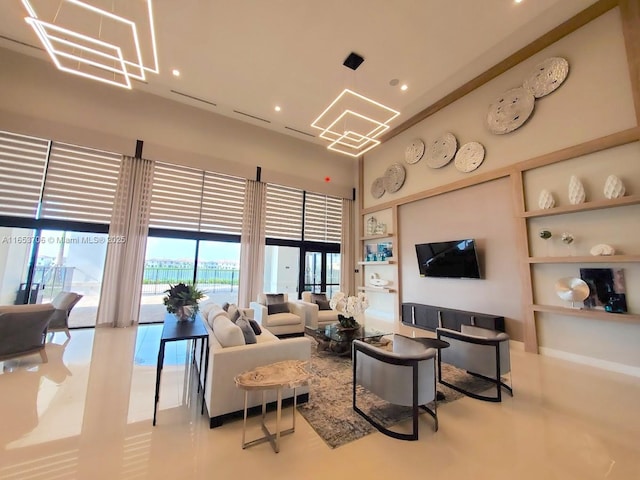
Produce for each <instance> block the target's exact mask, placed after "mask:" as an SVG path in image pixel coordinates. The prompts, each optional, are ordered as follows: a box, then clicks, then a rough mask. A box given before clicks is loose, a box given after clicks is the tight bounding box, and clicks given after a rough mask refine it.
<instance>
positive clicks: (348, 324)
mask: <svg viewBox="0 0 640 480" xmlns="http://www.w3.org/2000/svg"><path fill="white" fill-rule="evenodd" d="M329 306H330V307H331V308H332V309H333V310H336V311H338V312H340V313H338V321H339V322H340V328H341V329H343V330H355V329H357V328H360V324H359V323H358V321H357V320H356V318H355V317H356V316H358V315H360V314H362V313H364V311H365V310H366V309H367V307H369V299H368V298H367V296H366V295H365V294H364V293H362V292H360V293H358V295H356V296H350V297H347V296H346V295H345V294H344V293H343V292H336V293H335V294H334V295H333V297H331V300H330V301H329Z"/></svg>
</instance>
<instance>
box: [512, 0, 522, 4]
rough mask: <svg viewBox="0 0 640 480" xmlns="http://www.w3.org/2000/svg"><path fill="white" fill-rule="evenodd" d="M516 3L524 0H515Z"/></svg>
mask: <svg viewBox="0 0 640 480" xmlns="http://www.w3.org/2000/svg"><path fill="white" fill-rule="evenodd" d="M513 1H514V2H515V3H522V0H513Z"/></svg>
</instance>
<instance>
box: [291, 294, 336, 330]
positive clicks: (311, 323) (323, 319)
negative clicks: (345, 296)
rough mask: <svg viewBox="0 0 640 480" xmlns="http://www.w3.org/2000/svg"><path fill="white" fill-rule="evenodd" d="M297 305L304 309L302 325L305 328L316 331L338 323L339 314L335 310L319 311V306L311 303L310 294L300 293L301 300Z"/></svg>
mask: <svg viewBox="0 0 640 480" xmlns="http://www.w3.org/2000/svg"><path fill="white" fill-rule="evenodd" d="M299 303H301V304H302V305H304V307H305V319H304V323H305V326H306V327H307V328H310V329H313V330H317V329H318V328H320V327H324V326H326V325H331V324H333V323H336V322H337V321H338V313H339V312H338V311H337V310H320V306H319V305H318V304H317V303H315V302H313V300H312V298H311V292H302V300H300V301H299Z"/></svg>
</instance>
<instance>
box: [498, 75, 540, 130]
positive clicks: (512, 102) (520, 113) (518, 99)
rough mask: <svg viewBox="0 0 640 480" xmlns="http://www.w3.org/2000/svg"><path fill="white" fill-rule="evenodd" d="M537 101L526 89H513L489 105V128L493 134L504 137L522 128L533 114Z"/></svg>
mask: <svg viewBox="0 0 640 480" xmlns="http://www.w3.org/2000/svg"><path fill="white" fill-rule="evenodd" d="M535 101H536V99H535V97H534V96H533V93H531V92H530V91H528V90H527V89H525V88H524V87H518V88H512V89H511V90H508V91H506V92H504V93H503V94H502V95H500V96H499V97H498V98H496V100H495V101H494V102H493V103H492V104H491V105H489V112H488V113H487V126H488V127H489V131H490V132H491V133H495V134H497V135H502V134H504V133H509V132H513V131H514V130H515V129H517V128H519V127H521V126H522V124H523V123H524V122H526V121H527V119H528V118H529V117H530V116H531V114H532V113H533V105H534V103H535Z"/></svg>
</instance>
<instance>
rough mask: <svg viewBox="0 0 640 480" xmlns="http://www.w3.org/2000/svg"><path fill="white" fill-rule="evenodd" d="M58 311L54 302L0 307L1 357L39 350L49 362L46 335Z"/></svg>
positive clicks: (26, 353)
mask: <svg viewBox="0 0 640 480" xmlns="http://www.w3.org/2000/svg"><path fill="white" fill-rule="evenodd" d="M53 312H54V308H53V305H51V304H50V303H44V304H30V305H1V306H0V360H5V359H7V358H13V357H18V356H22V355H29V354H32V353H39V354H40V357H41V358H42V361H43V362H44V363H46V362H47V354H46V352H45V336H46V333H47V326H48V325H49V321H50V320H51V315H52V314H53Z"/></svg>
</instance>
